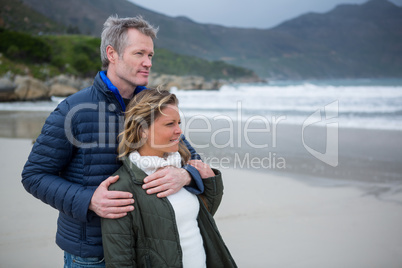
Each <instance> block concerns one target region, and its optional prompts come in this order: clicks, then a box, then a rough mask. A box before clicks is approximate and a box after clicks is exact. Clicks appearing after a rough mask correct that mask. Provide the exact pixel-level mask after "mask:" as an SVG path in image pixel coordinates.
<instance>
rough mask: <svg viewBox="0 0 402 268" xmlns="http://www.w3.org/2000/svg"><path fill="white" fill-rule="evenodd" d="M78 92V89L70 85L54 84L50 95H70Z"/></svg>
mask: <svg viewBox="0 0 402 268" xmlns="http://www.w3.org/2000/svg"><path fill="white" fill-rule="evenodd" d="M76 92H78V89H76V88H74V87H71V86H69V85H63V84H53V85H51V86H50V92H49V96H56V97H68V96H70V95H73V94H74V93H76Z"/></svg>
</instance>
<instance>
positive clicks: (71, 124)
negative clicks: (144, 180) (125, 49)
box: [22, 73, 203, 257]
mask: <svg viewBox="0 0 402 268" xmlns="http://www.w3.org/2000/svg"><path fill="white" fill-rule="evenodd" d="M123 120H124V118H123V111H122V108H121V105H120V103H119V102H118V100H117V99H116V97H115V95H114V94H113V92H111V91H110V90H109V89H108V87H107V86H106V84H105V83H104V82H103V81H102V79H101V77H100V75H99V73H98V75H97V76H96V77H95V80H94V84H93V85H92V86H91V87H88V88H86V89H83V90H81V91H79V92H78V93H76V94H74V95H72V96H70V97H68V98H66V99H65V100H64V101H63V102H61V103H60V104H59V105H58V107H57V108H56V109H55V110H54V111H53V112H52V113H51V114H50V116H49V117H48V118H47V120H46V122H45V125H44V126H43V129H42V132H41V134H40V135H39V137H38V138H37V140H36V142H35V144H34V146H33V148H32V151H31V154H30V155H29V158H28V161H27V162H26V164H25V167H24V170H23V172H22V183H23V185H24V187H25V189H26V190H27V191H28V192H30V193H31V194H32V195H34V196H35V197H37V198H39V199H40V200H42V201H43V202H45V203H46V204H49V205H51V206H52V207H54V208H56V209H58V210H59V211H60V213H59V218H58V222H57V234H56V243H57V244H58V245H59V247H60V248H61V249H63V250H65V251H67V252H69V253H71V254H74V255H77V256H80V257H102V256H103V249H102V236H101V226H100V218H99V217H98V216H97V215H96V214H95V213H94V212H92V211H90V210H88V207H89V203H90V201H91V198H92V195H93V193H94V192H95V190H96V188H97V187H98V186H99V184H100V183H101V182H102V181H103V180H105V179H106V178H108V177H109V176H111V175H112V174H113V173H114V172H115V171H116V170H117V169H118V168H119V167H120V166H121V162H120V161H118V159H117V145H118V143H117V135H118V133H119V132H120V131H121V130H122V129H123ZM183 139H184V137H183ZM184 141H185V139H184ZM185 143H186V144H187V145H188V146H189V149H190V152H191V153H192V158H193V159H194V158H195V159H196V158H198V159H199V156H198V155H197V154H196V152H195V150H194V149H193V148H192V147H191V146H190V145H189V144H188V142H187V141H185ZM185 168H186V169H187V170H188V171H189V172H190V174H191V175H192V177H193V179H194V180H195V182H196V184H197V186H198V188H199V189H194V188H191V189H190V191H192V192H194V193H199V192H202V191H203V185H202V181H201V178H200V176H199V173H198V172H197V171H196V169H195V168H193V167H191V166H186V167H185Z"/></svg>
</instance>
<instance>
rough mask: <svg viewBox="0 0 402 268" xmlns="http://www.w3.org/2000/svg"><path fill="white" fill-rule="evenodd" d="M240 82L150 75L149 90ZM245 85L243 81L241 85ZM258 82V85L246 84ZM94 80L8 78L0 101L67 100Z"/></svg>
mask: <svg viewBox="0 0 402 268" xmlns="http://www.w3.org/2000/svg"><path fill="white" fill-rule="evenodd" d="M236 82H242V81H225V80H211V81H206V80H205V79H204V77H202V76H177V75H167V74H161V75H159V74H157V73H153V74H151V76H150V78H149V84H148V87H150V88H156V87H161V88H163V89H166V90H170V89H171V88H172V87H175V88H177V89H179V90H218V89H219V88H221V87H222V86H223V85H224V84H227V83H236ZM243 82H244V81H243ZM246 82H261V81H256V80H253V81H246ZM92 83H93V78H85V79H81V78H77V77H74V76H67V75H59V76H56V77H53V78H51V79H49V80H47V81H45V82H43V81H40V80H38V79H35V78H32V77H30V76H19V75H17V76H15V78H12V75H11V74H7V75H5V76H4V77H3V78H0V101H34V100H47V99H50V98H51V97H52V96H56V97H67V96H70V95H72V94H74V93H76V92H78V91H79V90H81V89H83V88H86V87H89V86H91V85H92Z"/></svg>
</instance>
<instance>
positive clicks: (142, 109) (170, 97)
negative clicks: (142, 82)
mask: <svg viewBox="0 0 402 268" xmlns="http://www.w3.org/2000/svg"><path fill="white" fill-rule="evenodd" d="M167 105H175V106H178V105H179V100H178V99H177V97H176V95H175V94H171V93H170V92H169V91H166V90H160V89H147V90H143V91H141V92H140V93H138V94H136V95H135V96H134V98H133V99H132V100H131V101H130V103H129V104H128V106H127V109H126V112H125V117H124V130H123V132H121V133H120V135H119V137H120V142H119V157H120V158H121V157H124V156H126V155H128V154H129V153H131V152H133V151H135V150H138V149H139V148H141V146H143V145H144V144H145V142H146V139H144V138H143V136H142V132H143V131H144V130H145V129H148V128H149V127H150V126H151V125H152V124H153V123H154V121H155V120H156V119H157V118H158V117H159V116H161V115H162V114H163V112H162V110H163V108H165V107H166V106H167ZM179 153H180V155H181V157H182V163H183V164H185V163H187V161H188V160H189V159H190V152H189V150H188V149H187V147H186V145H185V144H184V143H183V141H182V140H181V141H180V143H179Z"/></svg>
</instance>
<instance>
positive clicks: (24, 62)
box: [0, 29, 255, 80]
mask: <svg viewBox="0 0 402 268" xmlns="http://www.w3.org/2000/svg"><path fill="white" fill-rule="evenodd" d="M99 47H100V39H99V38H97V37H92V36H85V35H42V36H33V35H29V34H26V33H20V32H14V31H8V30H5V29H0V52H1V53H2V54H3V56H2V59H1V64H0V75H4V74H5V73H6V72H8V71H11V72H12V73H14V74H27V73H28V74H31V75H33V76H34V77H36V78H39V79H46V78H48V77H52V76H54V75H57V74H61V73H63V74H71V75H77V76H81V77H91V76H94V75H95V74H96V73H97V72H98V71H99V70H100V69H101V60H100V52H99ZM153 64H154V65H153V67H152V70H153V72H157V73H163V74H172V75H181V76H183V75H198V76H203V77H204V78H206V79H207V80H208V79H232V78H242V77H253V76H255V74H254V73H253V72H252V71H250V70H247V69H244V68H241V67H236V66H233V65H229V64H227V63H224V62H222V61H207V60H203V59H199V58H196V57H191V56H184V55H179V54H176V53H172V52H170V51H168V50H166V49H156V50H155V57H154V62H153Z"/></svg>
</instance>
